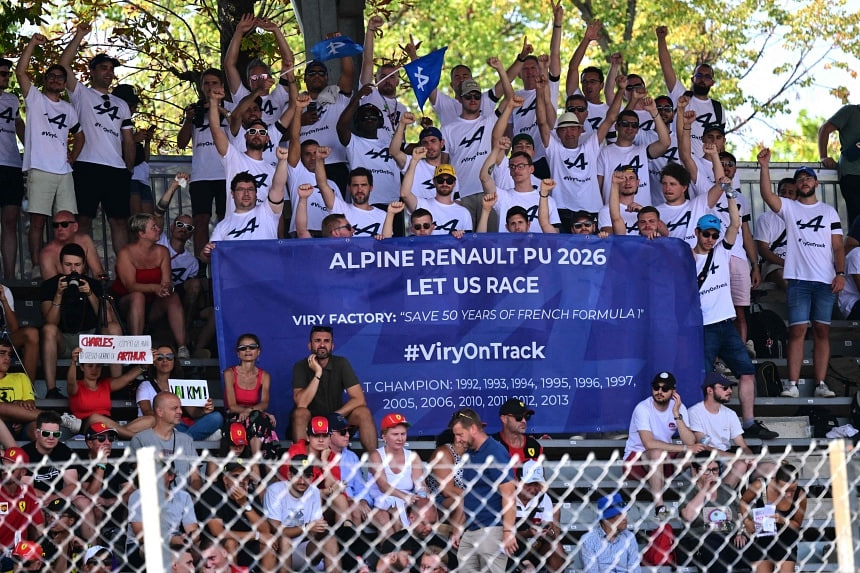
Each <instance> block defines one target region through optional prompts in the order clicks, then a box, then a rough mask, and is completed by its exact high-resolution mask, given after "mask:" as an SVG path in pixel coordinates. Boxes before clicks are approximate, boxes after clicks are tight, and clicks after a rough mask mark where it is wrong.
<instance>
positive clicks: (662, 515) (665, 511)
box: [654, 505, 669, 521]
mask: <svg viewBox="0 0 860 573" xmlns="http://www.w3.org/2000/svg"><path fill="white" fill-rule="evenodd" d="M654 515H655V516H657V521H663V520H665V519H669V508H668V507H666V506H665V505H658V506H657V507H656V509H654Z"/></svg>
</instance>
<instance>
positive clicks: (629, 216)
mask: <svg viewBox="0 0 860 573" xmlns="http://www.w3.org/2000/svg"><path fill="white" fill-rule="evenodd" d="M621 218H622V219H624V226H625V227H626V228H627V234H628V235H638V234H639V213H637V212H636V211H628V210H627V205H621ZM607 227H609V229H610V232H611V229H612V217H611V216H610V215H609V205H604V206H603V207H601V208H600V211H598V212H597V228H598V229H605V228H607Z"/></svg>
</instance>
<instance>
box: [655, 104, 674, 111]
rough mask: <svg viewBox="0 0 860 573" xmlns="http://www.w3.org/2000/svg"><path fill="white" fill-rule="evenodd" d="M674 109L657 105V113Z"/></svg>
mask: <svg viewBox="0 0 860 573" xmlns="http://www.w3.org/2000/svg"><path fill="white" fill-rule="evenodd" d="M674 109H675V108H674V107H672V106H671V105H658V106H657V111H673V110H674Z"/></svg>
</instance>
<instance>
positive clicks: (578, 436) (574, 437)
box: [568, 434, 585, 441]
mask: <svg viewBox="0 0 860 573" xmlns="http://www.w3.org/2000/svg"><path fill="white" fill-rule="evenodd" d="M568 439H569V440H573V441H578V440H584V439H585V434H574V435H572V436H571V437H569V438H568Z"/></svg>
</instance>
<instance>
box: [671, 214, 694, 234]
mask: <svg viewBox="0 0 860 573" xmlns="http://www.w3.org/2000/svg"><path fill="white" fill-rule="evenodd" d="M690 216H691V213H690V211H684V215H683V216H681V217H680V218H679V219H678V220H677V221H674V222H671V223H666V228H667V229H669V232H670V233H671V232H672V231H674V230H675V229H677V228H678V227H684V228H687V226H688V225H689V224H690Z"/></svg>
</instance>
